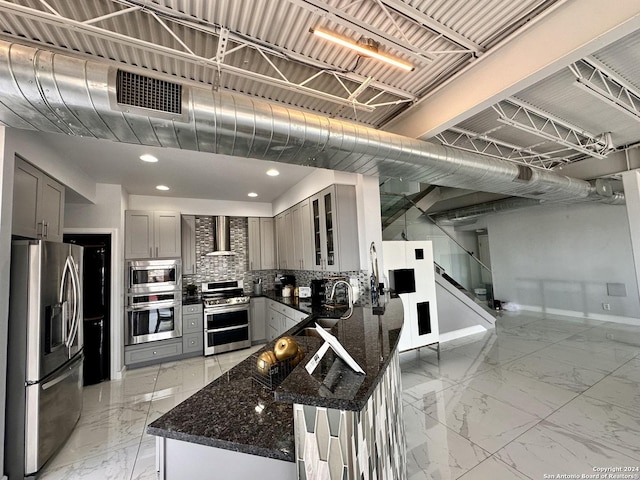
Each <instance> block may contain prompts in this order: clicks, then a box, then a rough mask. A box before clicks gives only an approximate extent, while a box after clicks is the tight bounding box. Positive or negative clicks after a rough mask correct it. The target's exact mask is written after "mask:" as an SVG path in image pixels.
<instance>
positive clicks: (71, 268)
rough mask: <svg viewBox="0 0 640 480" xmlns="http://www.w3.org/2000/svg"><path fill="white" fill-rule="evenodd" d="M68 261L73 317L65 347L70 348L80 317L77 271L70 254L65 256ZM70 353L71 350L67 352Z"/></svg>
mask: <svg viewBox="0 0 640 480" xmlns="http://www.w3.org/2000/svg"><path fill="white" fill-rule="evenodd" d="M67 261H68V262H69V271H70V272H71V274H70V278H71V287H72V291H73V317H72V318H71V328H70V329H69V339H68V340H67V348H69V349H70V348H71V345H73V342H74V341H75V339H76V335H77V333H78V327H79V319H80V308H79V307H80V305H79V303H80V279H79V278H78V271H77V270H76V265H75V262H74V261H73V258H72V257H71V256H69V257H67ZM69 355H71V352H69Z"/></svg>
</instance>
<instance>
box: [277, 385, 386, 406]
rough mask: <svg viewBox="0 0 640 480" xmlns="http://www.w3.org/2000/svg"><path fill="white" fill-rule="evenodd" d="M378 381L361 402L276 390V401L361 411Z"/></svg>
mask: <svg viewBox="0 0 640 480" xmlns="http://www.w3.org/2000/svg"><path fill="white" fill-rule="evenodd" d="M378 383H379V382H378ZM378 383H376V385H375V386H374V387H373V388H372V389H371V391H370V392H367V393H368V396H367V399H366V400H364V401H363V402H361V403H362V404H360V402H356V401H355V400H345V399H340V398H324V397H317V396H315V395H314V396H311V395H301V394H299V393H295V392H282V391H280V392H279V391H278V390H276V391H275V395H274V399H275V401H276V402H283V403H297V404H298V405H309V406H311V407H323V408H331V409H335V410H346V411H351V412H359V411H361V410H362V409H363V408H364V406H365V405H366V404H367V402H368V401H369V398H371V393H372V392H373V390H375V387H377V386H378Z"/></svg>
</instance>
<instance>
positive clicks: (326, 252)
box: [310, 185, 360, 272]
mask: <svg viewBox="0 0 640 480" xmlns="http://www.w3.org/2000/svg"><path fill="white" fill-rule="evenodd" d="M310 205H311V217H312V225H313V233H312V235H313V247H312V249H313V254H312V262H313V263H312V265H313V269H314V270H322V271H330V272H344V271H352V270H359V269H360V253H359V248H358V218H357V207H356V190H355V187H354V186H353V185H331V186H330V187H327V188H325V189H324V190H322V191H321V192H319V193H317V194H315V195H314V196H312V197H311V198H310Z"/></svg>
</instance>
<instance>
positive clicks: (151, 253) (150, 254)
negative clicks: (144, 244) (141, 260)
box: [149, 247, 153, 257]
mask: <svg viewBox="0 0 640 480" xmlns="http://www.w3.org/2000/svg"><path fill="white" fill-rule="evenodd" d="M149 257H153V247H149Z"/></svg>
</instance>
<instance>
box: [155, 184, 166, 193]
mask: <svg viewBox="0 0 640 480" xmlns="http://www.w3.org/2000/svg"><path fill="white" fill-rule="evenodd" d="M156 190H162V191H163V192H164V191H167V190H169V187H167V186H166V185H157V186H156Z"/></svg>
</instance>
